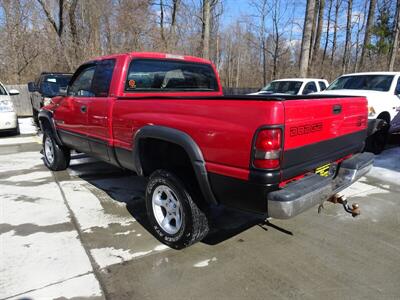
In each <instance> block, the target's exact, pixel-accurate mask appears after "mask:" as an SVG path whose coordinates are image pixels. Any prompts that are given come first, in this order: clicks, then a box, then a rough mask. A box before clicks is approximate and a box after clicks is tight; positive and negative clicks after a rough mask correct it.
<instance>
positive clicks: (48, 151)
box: [44, 137, 54, 164]
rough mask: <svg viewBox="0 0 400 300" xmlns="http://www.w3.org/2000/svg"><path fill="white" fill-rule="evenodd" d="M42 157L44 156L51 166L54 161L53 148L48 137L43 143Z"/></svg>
mask: <svg viewBox="0 0 400 300" xmlns="http://www.w3.org/2000/svg"><path fill="white" fill-rule="evenodd" d="M44 155H46V159H47V161H48V162H49V163H50V164H52V163H53V161H54V148H53V143H52V142H51V139H50V138H49V137H46V139H45V141H44Z"/></svg>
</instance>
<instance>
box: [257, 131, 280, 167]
mask: <svg viewBox="0 0 400 300" xmlns="http://www.w3.org/2000/svg"><path fill="white" fill-rule="evenodd" d="M281 143H282V131H281V129H280V128H271V129H262V130H261V131H259V132H258V134H257V137H256V142H255V145H254V148H255V149H254V159H253V165H254V167H256V168H259V169H276V168H278V167H279V165H280V157H281V148H282V145H281Z"/></svg>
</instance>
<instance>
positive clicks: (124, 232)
mask: <svg viewBox="0 0 400 300" xmlns="http://www.w3.org/2000/svg"><path fill="white" fill-rule="evenodd" d="M135 232H136V230H128V231H123V232H117V233H116V234H115V235H128V234H131V233H135Z"/></svg>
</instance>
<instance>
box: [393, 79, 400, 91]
mask: <svg viewBox="0 0 400 300" xmlns="http://www.w3.org/2000/svg"><path fill="white" fill-rule="evenodd" d="M394 93H395V94H396V95H400V77H399V79H397V85H396V90H395V91H394Z"/></svg>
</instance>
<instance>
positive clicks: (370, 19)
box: [360, 0, 376, 68]
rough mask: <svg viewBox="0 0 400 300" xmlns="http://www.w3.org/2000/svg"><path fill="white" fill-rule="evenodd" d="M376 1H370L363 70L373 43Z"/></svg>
mask: <svg viewBox="0 0 400 300" xmlns="http://www.w3.org/2000/svg"><path fill="white" fill-rule="evenodd" d="M375 7H376V0H370V3H369V10H368V18H367V25H366V28H365V35H364V43H363V47H362V52H361V59H360V67H361V68H363V67H364V64H365V57H366V55H367V52H368V48H369V45H370V43H371V35H372V27H373V25H374V16H375Z"/></svg>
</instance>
